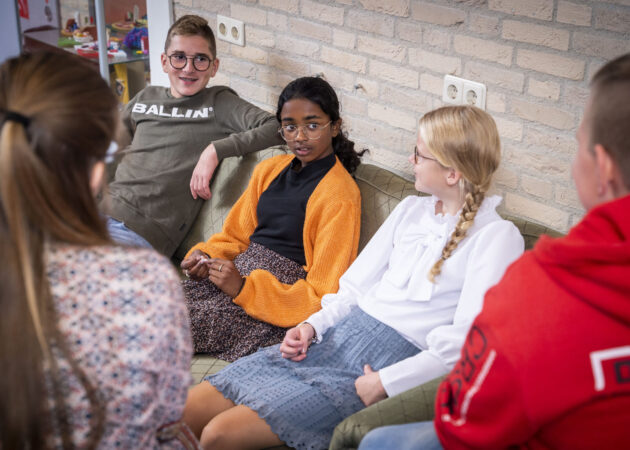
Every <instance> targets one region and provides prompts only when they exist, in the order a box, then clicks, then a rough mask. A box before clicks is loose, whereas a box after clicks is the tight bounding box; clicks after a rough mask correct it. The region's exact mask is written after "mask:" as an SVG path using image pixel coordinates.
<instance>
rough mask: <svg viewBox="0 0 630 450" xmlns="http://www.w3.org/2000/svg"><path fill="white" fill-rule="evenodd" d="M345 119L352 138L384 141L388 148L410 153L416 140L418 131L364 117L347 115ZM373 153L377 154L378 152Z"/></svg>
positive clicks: (401, 152)
mask: <svg viewBox="0 0 630 450" xmlns="http://www.w3.org/2000/svg"><path fill="white" fill-rule="evenodd" d="M344 120H345V124H346V127H347V130H348V134H349V135H350V137H351V139H362V138H367V139H371V140H373V141H374V142H384V143H386V145H387V146H388V148H390V149H397V150H398V151H399V152H400V154H406V155H407V156H408V155H410V154H411V152H412V150H413V146H414V145H415V142H416V133H412V132H409V131H406V130H403V129H401V128H393V127H391V126H389V125H386V124H383V123H379V122H374V121H372V120H370V121H368V120H366V119H364V118H363V117H354V116H350V117H345V118H344ZM353 136H356V138H353ZM371 153H372V154H376V152H371ZM390 167H391V166H390Z"/></svg>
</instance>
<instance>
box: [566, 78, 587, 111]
mask: <svg viewBox="0 0 630 450" xmlns="http://www.w3.org/2000/svg"><path fill="white" fill-rule="evenodd" d="M588 96H589V90H588V89H587V88H585V87H582V86H576V85H573V84H567V85H566V86H565V88H564V95H563V97H562V98H563V100H564V102H565V103H567V104H569V105H575V106H578V107H579V108H580V110H583V109H584V107H586V101H587V100H588Z"/></svg>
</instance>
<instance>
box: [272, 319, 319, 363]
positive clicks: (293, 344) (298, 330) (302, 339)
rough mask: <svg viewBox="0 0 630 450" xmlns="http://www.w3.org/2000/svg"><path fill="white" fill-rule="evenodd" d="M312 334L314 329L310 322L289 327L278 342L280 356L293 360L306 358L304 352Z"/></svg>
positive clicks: (311, 339) (313, 334)
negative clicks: (280, 341)
mask: <svg viewBox="0 0 630 450" xmlns="http://www.w3.org/2000/svg"><path fill="white" fill-rule="evenodd" d="M314 336H315V329H314V328H313V326H312V325H311V324H310V323H301V324H300V325H298V326H297V327H293V328H291V329H290V330H288V331H287V334H286V335H285V336H284V340H283V341H282V344H280V352H281V353H282V357H283V358H287V359H290V360H291V361H295V362H298V361H302V360H303V359H304V358H306V352H307V350H308V347H309V345H311V342H312V341H313V337H314Z"/></svg>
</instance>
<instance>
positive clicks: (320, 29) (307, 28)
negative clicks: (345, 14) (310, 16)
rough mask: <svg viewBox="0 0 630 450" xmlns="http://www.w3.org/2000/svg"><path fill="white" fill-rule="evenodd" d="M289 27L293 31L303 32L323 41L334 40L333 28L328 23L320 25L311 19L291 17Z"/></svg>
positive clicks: (302, 33)
mask: <svg viewBox="0 0 630 450" xmlns="http://www.w3.org/2000/svg"><path fill="white" fill-rule="evenodd" d="M289 29H290V30H291V32H292V33H296V34H301V35H302V36H307V37H310V38H313V39H317V40H318V41H321V42H326V43H330V42H332V38H331V35H332V32H331V31H332V30H331V29H330V26H328V25H320V24H318V23H313V22H312V21H309V20H301V19H294V18H291V19H289Z"/></svg>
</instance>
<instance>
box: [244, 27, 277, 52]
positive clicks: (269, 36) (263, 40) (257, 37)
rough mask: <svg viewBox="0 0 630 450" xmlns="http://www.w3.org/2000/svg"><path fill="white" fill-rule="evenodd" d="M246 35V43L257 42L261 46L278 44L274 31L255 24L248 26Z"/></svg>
mask: <svg viewBox="0 0 630 450" xmlns="http://www.w3.org/2000/svg"><path fill="white" fill-rule="evenodd" d="M246 37H247V42H246V45H250V44H255V45H258V46H261V47H273V46H275V45H276V39H275V37H274V34H273V33H271V32H269V31H266V30H261V29H260V28H256V27H253V26H252V27H247V34H246Z"/></svg>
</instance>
